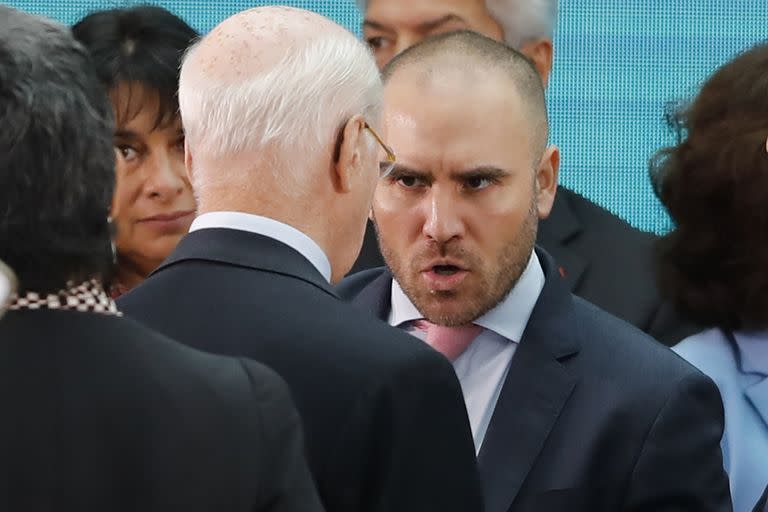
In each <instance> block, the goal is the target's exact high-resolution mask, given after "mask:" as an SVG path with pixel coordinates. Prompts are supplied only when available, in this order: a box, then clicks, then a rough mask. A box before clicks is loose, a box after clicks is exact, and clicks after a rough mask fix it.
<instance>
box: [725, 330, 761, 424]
mask: <svg viewBox="0 0 768 512" xmlns="http://www.w3.org/2000/svg"><path fill="white" fill-rule="evenodd" d="M723 332H724V334H725V336H726V337H727V338H728V341H729V342H730V343H731V345H732V347H733V350H734V354H736V358H737V365H738V368H739V372H741V373H742V375H743V376H744V379H745V380H746V381H748V382H750V384H749V385H745V387H744V396H745V397H746V398H747V401H749V403H751V404H752V406H753V407H754V408H755V410H756V411H757V412H758V414H759V415H760V417H761V418H762V419H763V422H764V423H765V424H766V425H768V375H766V372H765V362H764V361H765V359H766V356H768V349H766V348H765V345H764V344H765V339H763V337H762V336H756V337H755V336H751V335H748V334H744V333H742V334H734V333H732V332H729V331H723Z"/></svg>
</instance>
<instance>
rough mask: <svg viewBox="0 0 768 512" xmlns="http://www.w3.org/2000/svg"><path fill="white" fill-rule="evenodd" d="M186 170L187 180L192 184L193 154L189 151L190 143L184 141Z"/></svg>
mask: <svg viewBox="0 0 768 512" xmlns="http://www.w3.org/2000/svg"><path fill="white" fill-rule="evenodd" d="M184 168H185V169H186V171H187V179H188V180H189V182H190V183H194V182H193V181H192V152H191V151H190V150H189V143H188V142H187V140H186V139H184Z"/></svg>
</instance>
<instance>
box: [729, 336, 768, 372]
mask: <svg viewBox="0 0 768 512" xmlns="http://www.w3.org/2000/svg"><path fill="white" fill-rule="evenodd" d="M733 337H734V339H735V340H736V344H737V345H738V347H739V353H740V354H741V369H742V371H743V372H744V373H757V374H760V375H766V376H768V332H766V331H755V332H746V331H739V332H735V333H733Z"/></svg>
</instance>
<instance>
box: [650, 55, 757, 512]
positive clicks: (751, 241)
mask: <svg viewBox="0 0 768 512" xmlns="http://www.w3.org/2000/svg"><path fill="white" fill-rule="evenodd" d="M672 121H673V124H674V126H675V127H676V128H677V129H678V134H679V137H678V140H679V141H678V144H677V145H675V146H673V147H670V148H666V149H663V150H662V151H660V152H659V153H658V154H657V156H656V157H655V158H654V159H653V160H652V162H651V176H652V180H653V183H654V188H655V191H656V194H657V195H658V197H659V198H660V199H661V201H662V203H664V205H665V206H666V208H667V210H668V211H669V214H670V216H671V217H672V220H673V221H674V224H675V228H674V229H673V230H672V232H670V233H669V234H668V235H666V236H665V237H664V238H663V239H662V240H661V241H660V243H659V283H660V286H661V289H662V291H663V292H664V293H665V294H666V295H667V296H668V298H669V299H671V300H672V301H673V302H674V304H675V305H676V306H677V308H678V310H679V311H680V313H682V314H684V315H687V316H688V317H689V318H690V319H691V320H693V321H694V322H696V323H698V324H700V325H704V326H708V327H710V329H709V330H706V331H704V332H702V333H700V334H696V335H694V336H692V337H690V338H687V339H686V340H684V341H682V342H681V343H680V344H679V345H677V346H676V347H675V350H676V351H677V352H678V353H679V354H680V355H682V356H683V357H685V358H686V359H688V360H689V361H690V362H691V363H692V364H694V365H695V366H697V367H698V368H699V369H701V370H702V371H703V372H704V373H706V374H707V375H709V376H710V377H711V378H712V379H713V380H714V381H715V383H716V384H717V386H718V387H719V389H720V393H721V395H722V397H723V402H724V406H725V433H724V435H723V440H722V448H723V457H724V462H725V467H726V470H727V471H728V473H729V476H730V481H731V494H732V497H733V502H734V510H738V511H742V510H744V511H746V510H751V509H752V507H753V506H754V504H755V503H756V502H757V500H758V499H759V498H760V495H761V493H762V491H763V489H764V488H765V485H766V483H768V149H767V146H766V140H768V45H761V46H757V47H755V48H753V49H751V50H749V51H747V52H745V53H743V54H742V55H740V56H738V57H736V58H735V59H734V60H732V61H731V62H729V63H727V64H726V65H724V66H723V67H722V68H720V69H719V70H718V71H717V72H716V73H715V74H714V75H713V76H712V77H711V78H710V79H709V80H708V81H707V82H706V83H705V84H704V85H703V87H702V88H701V91H700V92H699V94H698V96H697V97H696V98H695V100H693V102H692V103H690V104H689V105H687V106H686V107H685V108H683V109H681V110H680V111H679V112H678V113H677V114H676V115H675V116H674V117H673V118H672Z"/></svg>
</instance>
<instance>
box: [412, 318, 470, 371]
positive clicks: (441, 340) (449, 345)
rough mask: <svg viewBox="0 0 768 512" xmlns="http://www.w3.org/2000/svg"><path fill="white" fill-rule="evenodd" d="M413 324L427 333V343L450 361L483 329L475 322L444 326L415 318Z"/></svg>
mask: <svg viewBox="0 0 768 512" xmlns="http://www.w3.org/2000/svg"><path fill="white" fill-rule="evenodd" d="M413 325H414V326H415V327H416V328H417V329H419V330H420V331H423V332H426V333H427V344H429V345H430V346H431V347H432V348H434V349H435V350H437V351H438V352H440V353H441V354H443V355H444V356H445V357H447V358H448V359H449V360H451V361H455V360H456V359H457V358H458V357H459V356H460V355H461V354H463V353H464V351H465V350H467V347H469V345H470V344H471V343H472V341H474V339H475V338H477V337H478V336H479V335H480V333H481V332H482V330H483V328H482V327H480V326H479V325H475V324H469V325H462V326H459V327H446V326H444V325H437V324H433V323H432V322H429V321H427V320H416V321H415V322H414V323H413Z"/></svg>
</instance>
